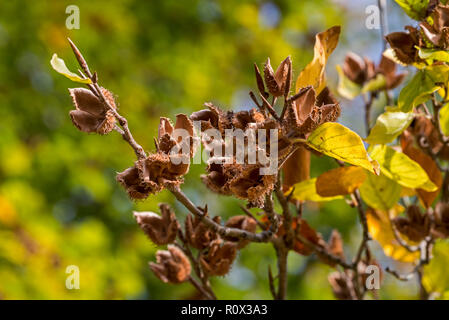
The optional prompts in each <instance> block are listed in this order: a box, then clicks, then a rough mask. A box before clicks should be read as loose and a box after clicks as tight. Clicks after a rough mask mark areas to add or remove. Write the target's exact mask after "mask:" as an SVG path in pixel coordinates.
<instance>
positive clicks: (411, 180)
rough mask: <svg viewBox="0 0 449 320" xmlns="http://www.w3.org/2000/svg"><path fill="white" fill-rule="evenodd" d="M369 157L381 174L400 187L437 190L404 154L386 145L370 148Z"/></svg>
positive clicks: (424, 172)
mask: <svg viewBox="0 0 449 320" xmlns="http://www.w3.org/2000/svg"><path fill="white" fill-rule="evenodd" d="M370 155H371V157H372V158H373V159H374V160H376V161H377V162H378V163H379V165H380V168H381V172H382V173H383V174H384V175H385V176H387V177H388V178H390V179H391V180H393V181H395V182H397V183H398V184H400V185H401V186H403V187H406V188H412V189H423V190H425V191H435V190H436V189H437V186H436V185H435V184H434V183H433V182H432V181H431V180H430V178H429V176H428V175H427V173H426V171H425V170H424V169H423V168H422V167H421V166H420V165H419V164H418V163H417V162H415V161H413V160H412V159H410V158H409V157H408V156H407V155H406V154H405V153H402V152H399V151H396V150H395V149H393V148H391V147H388V146H386V145H377V146H375V147H374V148H372V150H371V153H370Z"/></svg>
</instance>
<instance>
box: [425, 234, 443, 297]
mask: <svg viewBox="0 0 449 320" xmlns="http://www.w3.org/2000/svg"><path fill="white" fill-rule="evenodd" d="M432 256H433V258H432V259H431V260H430V263H429V264H428V265H426V266H424V269H423V276H422V284H423V286H424V288H425V289H426V290H427V292H429V293H433V292H437V293H439V294H440V295H442V294H443V293H444V292H445V291H447V290H449V273H448V272H447V267H448V265H449V241H448V240H437V241H436V242H435V245H434V246H433V252H432Z"/></svg>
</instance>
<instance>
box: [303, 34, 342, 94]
mask: <svg viewBox="0 0 449 320" xmlns="http://www.w3.org/2000/svg"><path fill="white" fill-rule="evenodd" d="M340 31H341V28H340V26H334V27H332V28H329V29H328V30H326V31H324V32H320V33H318V34H317V35H316V37H315V46H314V56H313V60H312V61H311V62H310V63H309V64H308V65H307V66H306V67H305V68H304V70H303V71H302V72H301V73H300V74H299V76H298V78H297V80H296V90H295V91H296V92H298V91H299V90H300V89H301V88H305V87H307V86H313V88H314V89H315V90H316V92H317V93H318V94H320V93H321V91H322V90H323V89H324V88H325V87H326V81H325V73H324V70H325V67H326V63H327V59H328V58H329V56H330V55H331V53H332V52H333V51H334V50H335V48H336V47H337V44H338V38H339V36H340Z"/></svg>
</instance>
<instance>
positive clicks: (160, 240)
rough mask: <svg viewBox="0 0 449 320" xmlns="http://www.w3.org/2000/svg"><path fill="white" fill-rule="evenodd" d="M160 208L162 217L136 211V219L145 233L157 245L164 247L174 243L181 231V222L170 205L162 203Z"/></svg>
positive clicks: (152, 213)
mask: <svg viewBox="0 0 449 320" xmlns="http://www.w3.org/2000/svg"><path fill="white" fill-rule="evenodd" d="M159 208H160V211H161V215H158V214H156V213H154V212H148V211H147V212H137V211H134V217H135V218H136V220H137V223H138V224H139V226H140V228H141V229H142V230H143V232H144V233H145V234H146V235H147V236H148V237H149V238H150V239H151V241H153V242H154V243H155V244H157V245H164V244H169V243H173V242H174V241H175V239H176V236H177V233H178V230H179V222H178V220H177V219H176V215H175V213H174V212H173V210H172V209H171V208H170V206H169V205H168V204H165V203H161V204H160V205H159Z"/></svg>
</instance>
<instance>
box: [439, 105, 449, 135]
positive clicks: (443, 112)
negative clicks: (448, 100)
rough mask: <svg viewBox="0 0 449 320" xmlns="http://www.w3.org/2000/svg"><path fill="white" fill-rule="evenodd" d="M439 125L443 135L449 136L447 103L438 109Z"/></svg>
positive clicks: (448, 109) (448, 106) (448, 108)
mask: <svg viewBox="0 0 449 320" xmlns="http://www.w3.org/2000/svg"><path fill="white" fill-rule="evenodd" d="M440 126H441V130H442V131H443V133H444V135H446V136H449V104H445V105H444V107H443V108H441V109H440Z"/></svg>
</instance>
